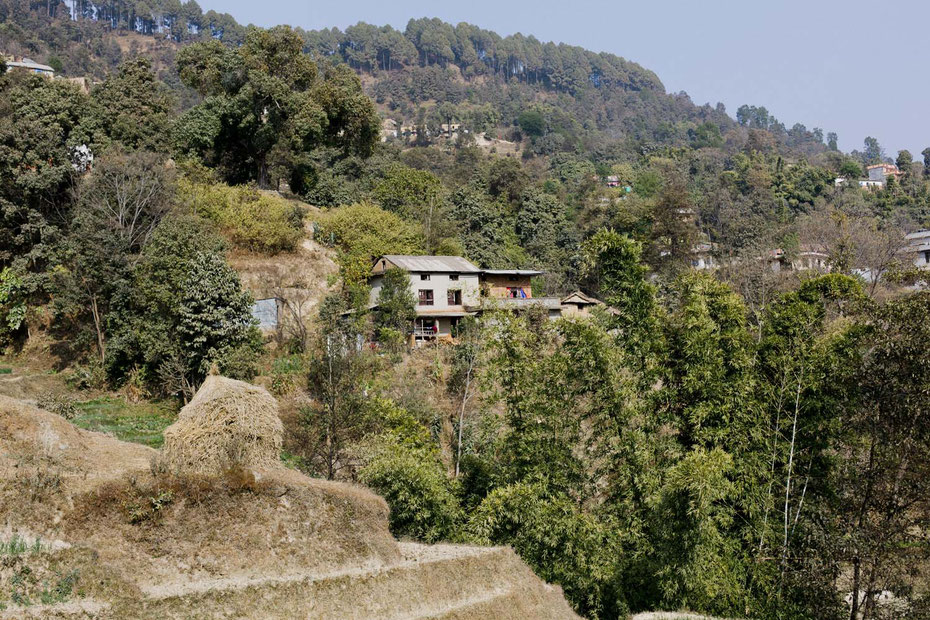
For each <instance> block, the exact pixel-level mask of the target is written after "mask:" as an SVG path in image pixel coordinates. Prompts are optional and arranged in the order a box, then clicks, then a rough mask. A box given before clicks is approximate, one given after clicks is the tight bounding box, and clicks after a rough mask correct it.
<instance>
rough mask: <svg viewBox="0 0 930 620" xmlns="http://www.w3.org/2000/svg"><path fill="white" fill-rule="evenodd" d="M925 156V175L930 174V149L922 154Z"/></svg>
mask: <svg viewBox="0 0 930 620" xmlns="http://www.w3.org/2000/svg"><path fill="white" fill-rule="evenodd" d="M920 154H921V155H923V156H924V174H925V175H926V174H930V147H928V148H925V149H924V150H922V151H921V152H920Z"/></svg>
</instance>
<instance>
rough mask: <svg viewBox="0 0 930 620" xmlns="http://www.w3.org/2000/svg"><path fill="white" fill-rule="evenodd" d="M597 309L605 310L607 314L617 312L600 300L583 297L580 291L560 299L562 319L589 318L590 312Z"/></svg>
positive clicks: (588, 296)
mask: <svg viewBox="0 0 930 620" xmlns="http://www.w3.org/2000/svg"><path fill="white" fill-rule="evenodd" d="M597 307H601V308H605V309H607V311H608V312H617V310H615V309H612V308H609V307H608V306H607V304H605V303H604V302H603V301H601V300H600V299H595V298H594V297H591V296H590V295H585V294H584V293H582V292H581V291H575V292H574V293H572V294H571V295H568V296H566V297H563V298H562V316H564V317H576V316H577V317H587V316H591V311H592V310H594V309H595V308H597Z"/></svg>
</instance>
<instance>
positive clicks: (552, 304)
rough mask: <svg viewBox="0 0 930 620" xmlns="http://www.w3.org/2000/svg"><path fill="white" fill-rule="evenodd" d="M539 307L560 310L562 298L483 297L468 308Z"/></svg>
mask: <svg viewBox="0 0 930 620" xmlns="http://www.w3.org/2000/svg"><path fill="white" fill-rule="evenodd" d="M539 307H542V308H545V309H546V310H548V311H550V312H556V311H560V310H561V309H562V300H561V299H560V298H558V297H483V298H482V299H481V305H480V306H478V307H476V308H474V309H473V308H469V310H475V311H478V310H483V311H487V310H526V309H528V308H539Z"/></svg>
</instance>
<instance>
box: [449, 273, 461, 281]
mask: <svg viewBox="0 0 930 620" xmlns="http://www.w3.org/2000/svg"><path fill="white" fill-rule="evenodd" d="M449 279H450V280H452V281H453V282H457V281H458V279H459V274H457V273H453V274H451V275H450V276H449Z"/></svg>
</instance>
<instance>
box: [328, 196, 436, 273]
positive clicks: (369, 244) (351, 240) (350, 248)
mask: <svg viewBox="0 0 930 620" xmlns="http://www.w3.org/2000/svg"><path fill="white" fill-rule="evenodd" d="M318 224H319V226H318V229H317V232H316V238H317V239H318V240H319V241H320V242H321V243H324V244H327V245H330V246H333V247H335V248H336V249H337V250H338V251H339V267H340V271H341V273H342V279H343V282H344V283H345V284H347V285H355V284H360V283H363V282H365V281H366V280H367V278H368V274H369V273H370V272H371V265H372V262H373V261H374V260H375V259H376V258H378V257H379V256H383V255H385V254H420V253H422V252H423V249H422V248H423V246H424V242H423V237H422V233H421V229H420V227H419V226H417V225H414V224H411V223H409V222H407V221H405V220H403V219H401V218H400V217H399V216H397V215H395V214H393V213H390V212H388V211H385V210H383V209H380V208H379V207H377V206H375V205H373V204H365V203H362V204H355V205H349V206H346V207H340V208H338V209H334V210H332V211H330V212H329V213H327V214H325V215H324V216H323V217H321V218H320V221H319V222H318Z"/></svg>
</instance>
